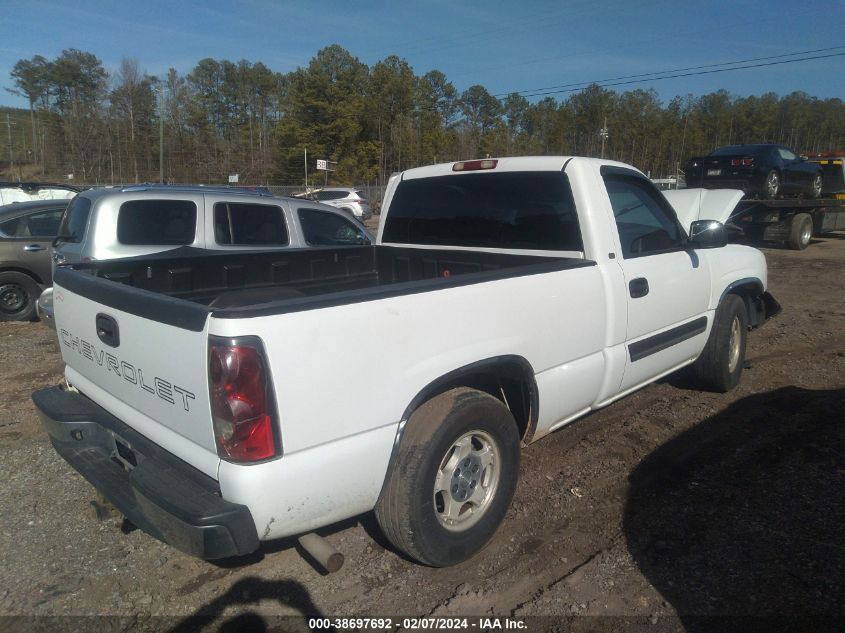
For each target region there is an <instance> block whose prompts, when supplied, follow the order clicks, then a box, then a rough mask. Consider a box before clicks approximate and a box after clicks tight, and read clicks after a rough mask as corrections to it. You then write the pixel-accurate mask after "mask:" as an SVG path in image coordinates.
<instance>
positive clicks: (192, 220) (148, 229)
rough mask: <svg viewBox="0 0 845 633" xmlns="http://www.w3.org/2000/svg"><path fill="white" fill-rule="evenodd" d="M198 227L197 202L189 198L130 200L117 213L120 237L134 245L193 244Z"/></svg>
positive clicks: (118, 236) (123, 242) (125, 242)
mask: <svg viewBox="0 0 845 633" xmlns="http://www.w3.org/2000/svg"><path fill="white" fill-rule="evenodd" d="M196 231H197V205H196V204H194V203H193V202H191V201H190V200H131V201H129V202H124V203H123V204H122V205H120V209H119V210H118V213H117V240H118V242H120V243H121V244H127V245H135V246H141V245H143V246H181V245H186V244H191V243H193V241H194V237H195V236H196Z"/></svg>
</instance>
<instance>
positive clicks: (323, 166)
mask: <svg viewBox="0 0 845 633" xmlns="http://www.w3.org/2000/svg"><path fill="white" fill-rule="evenodd" d="M317 169H323V170H326V169H328V166H327V165H326V161H324V160H319V159H318V160H317Z"/></svg>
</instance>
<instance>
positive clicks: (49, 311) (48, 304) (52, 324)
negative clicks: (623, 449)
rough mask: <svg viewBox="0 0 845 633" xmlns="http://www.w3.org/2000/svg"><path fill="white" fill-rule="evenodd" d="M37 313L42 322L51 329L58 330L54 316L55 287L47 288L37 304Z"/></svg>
mask: <svg viewBox="0 0 845 633" xmlns="http://www.w3.org/2000/svg"><path fill="white" fill-rule="evenodd" d="M35 313H36V314H37V315H38V318H39V319H40V320H41V322H42V323H43V324H44V325H46V326H47V327H49V328H52V329H54V330H55V329H56V321H55V318H54V315H53V287H52V286H50V287H49V288H45V289H44V291H43V292H42V293H41V296H40V297H38V301H36V302H35Z"/></svg>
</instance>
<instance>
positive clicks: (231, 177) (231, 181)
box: [229, 174, 238, 185]
mask: <svg viewBox="0 0 845 633" xmlns="http://www.w3.org/2000/svg"><path fill="white" fill-rule="evenodd" d="M236 182H238V174H229V184H230V185H233V184H235V183H236Z"/></svg>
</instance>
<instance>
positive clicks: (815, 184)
mask: <svg viewBox="0 0 845 633" xmlns="http://www.w3.org/2000/svg"><path fill="white" fill-rule="evenodd" d="M822 189H824V178H822V175H821V174H816V175H815V176H813V181H812V182H811V183H810V190H809V191H808V194H809V196H810V197H811V198H821V197H822Z"/></svg>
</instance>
